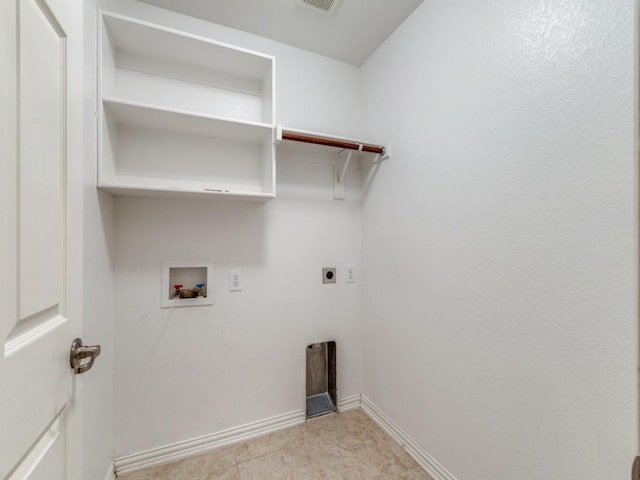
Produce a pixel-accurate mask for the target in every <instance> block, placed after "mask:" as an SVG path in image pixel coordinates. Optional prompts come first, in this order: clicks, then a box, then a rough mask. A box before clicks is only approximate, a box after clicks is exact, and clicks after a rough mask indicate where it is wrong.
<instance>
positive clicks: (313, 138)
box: [282, 129, 384, 155]
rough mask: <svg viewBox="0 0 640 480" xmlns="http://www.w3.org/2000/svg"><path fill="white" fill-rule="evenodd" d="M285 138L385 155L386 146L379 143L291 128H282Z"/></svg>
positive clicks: (283, 137)
mask: <svg viewBox="0 0 640 480" xmlns="http://www.w3.org/2000/svg"><path fill="white" fill-rule="evenodd" d="M282 139H283V140H293V141H294V142H305V143H315V144H316V145H327V146H329V147H338V148H345V149H347V150H358V151H361V152H369V153H377V154H379V155H384V147H381V146H379V145H369V144H366V143H357V142H353V141H349V140H340V139H336V138H329V137H319V136H317V135H310V134H306V133H298V132H292V131H290V130H284V129H283V130H282Z"/></svg>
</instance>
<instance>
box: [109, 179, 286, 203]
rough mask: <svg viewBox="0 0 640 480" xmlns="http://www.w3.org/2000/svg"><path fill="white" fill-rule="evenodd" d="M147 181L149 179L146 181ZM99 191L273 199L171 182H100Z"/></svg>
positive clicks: (114, 193)
mask: <svg viewBox="0 0 640 480" xmlns="http://www.w3.org/2000/svg"><path fill="white" fill-rule="evenodd" d="M146 180H147V181H148V180H150V179H146ZM98 187H99V188H100V189H101V190H104V191H106V192H109V193H111V194H112V195H118V196H124V197H183V198H188V197H219V198H224V197H228V198H230V199H231V198H235V199H244V200H250V201H256V202H266V201H268V200H271V199H272V198H275V196H276V194H275V192H274V193H265V192H257V191H249V190H231V189H229V188H228V187H219V186H215V185H211V186H197V185H184V184H181V185H177V184H176V182H173V184H171V185H165V184H162V183H161V182H158V184H156V185H153V184H142V183H135V181H134V182H131V181H126V180H125V181H114V182H102V183H100V184H99V185H98Z"/></svg>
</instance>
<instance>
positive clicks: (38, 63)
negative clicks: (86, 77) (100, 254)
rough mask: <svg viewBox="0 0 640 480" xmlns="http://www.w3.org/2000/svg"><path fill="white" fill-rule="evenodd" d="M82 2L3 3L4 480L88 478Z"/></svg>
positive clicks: (0, 373)
mask: <svg viewBox="0 0 640 480" xmlns="http://www.w3.org/2000/svg"><path fill="white" fill-rule="evenodd" d="M81 8H82V2H81V1H80V0H0V343H1V346H0V478H3V479H8V480H17V479H29V480H40V479H43V480H44V479H46V480H62V479H74V480H80V479H81V478H82V472H81V469H82V451H81V443H82V442H81V440H82V438H81V432H82V431H81V428H79V425H80V421H81V417H80V415H79V413H80V412H79V405H80V402H79V395H78V389H77V383H78V378H77V377H76V376H74V374H73V371H72V369H71V367H70V364H69V349H70V345H71V342H72V340H73V339H74V338H75V337H77V336H80V329H81V319H80V315H81V312H82V300H81V299H82V264H81V259H82V224H81V222H82V197H81V195H82V191H81V182H82V137H83V133H82V117H81V115H82V100H83V92H82V74H83V70H82V9H81Z"/></svg>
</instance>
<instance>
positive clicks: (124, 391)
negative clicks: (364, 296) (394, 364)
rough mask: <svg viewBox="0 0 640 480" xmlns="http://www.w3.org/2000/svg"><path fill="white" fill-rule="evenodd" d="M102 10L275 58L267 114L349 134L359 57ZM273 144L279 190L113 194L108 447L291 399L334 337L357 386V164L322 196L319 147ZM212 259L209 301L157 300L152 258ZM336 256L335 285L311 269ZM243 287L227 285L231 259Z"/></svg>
mask: <svg viewBox="0 0 640 480" xmlns="http://www.w3.org/2000/svg"><path fill="white" fill-rule="evenodd" d="M106 5H107V6H109V7H110V8H111V9H112V10H113V11H117V12H120V13H125V14H129V15H134V16H138V17H140V18H143V19H145V20H148V21H152V22H155V23H160V24H165V25H169V26H172V27H175V28H179V29H182V30H187V31H189V32H192V33H196V34H200V35H206V36H210V37H212V38H215V39H218V40H222V41H226V42H229V43H233V44H235V45H239V46H243V47H247V48H252V49H255V50H257V51H261V52H264V53H268V54H272V55H276V57H277V75H278V85H277V95H278V101H277V118H278V122H280V123H282V124H284V125H286V126H290V127H295V128H303V129H311V130H316V131H328V132H334V133H337V134H341V135H347V136H359V134H360V130H361V117H360V114H361V108H360V105H361V104H360V102H361V94H360V86H361V81H360V80H361V77H360V70H359V69H357V68H356V67H353V66H350V65H347V64H345V63H341V62H337V61H333V60H329V59H327V58H324V57H320V56H318V55H314V54H310V53H308V52H304V51H302V50H299V49H295V48H293V47H289V46H286V45H283V44H279V43H276V42H273V41H270V40H266V39H262V38H260V37H256V36H253V35H249V34H246V33H242V32H239V31H236V30H232V29H228V28H225V27H221V26H218V25H213V24H210V23H207V22H203V21H198V20H195V19H191V18H188V17H184V16H180V15H177V14H175V13H172V12H168V11H164V10H160V9H156V8H154V7H151V6H148V5H144V4H138V3H131V2H111V4H110V5H109V4H108V3H106ZM313 151H314V152H316V153H315V154H314V155H311V156H310V155H307V154H306V153H301V151H300V150H299V149H291V148H290V149H289V153H287V154H282V152H279V155H278V171H277V175H278V184H277V189H278V197H277V199H275V200H272V201H270V202H268V203H266V204H256V203H251V202H243V201H215V200H213V201H211V200H160V199H133V198H118V199H116V200H115V206H114V222H115V248H114V250H115V252H116V255H115V257H116V260H115V283H116V287H115V288H116V300H115V305H116V316H115V318H116V320H115V344H116V352H115V409H116V455H117V456H120V455H124V454H129V453H135V452H140V451H142V450H146V449H149V448H152V447H157V446H162V445H167V444H171V443H174V442H176V441H179V440H185V439H190V438H193V437H197V436H200V435H203V434H209V433H214V432H218V431H221V430H225V429H228V428H231V427H234V426H239V425H242V424H246V423H249V422H254V421H257V420H264V419H266V418H269V417H272V416H275V415H278V414H283V413H288V412H291V411H295V410H301V409H303V408H304V395H305V393H304V388H305V378H304V375H305V347H306V345H307V344H309V343H312V342H316V341H322V340H329V339H335V340H337V342H338V377H339V378H338V390H339V392H338V394H339V397H340V398H344V397H346V396H350V395H353V394H358V393H360V391H361V325H360V319H361V303H360V300H361V290H360V283H355V284H346V283H345V282H344V279H343V278H341V275H342V274H343V273H344V265H346V264H348V263H354V264H355V265H356V266H357V267H359V266H360V257H361V235H360V232H361V214H360V190H361V189H360V172H359V170H357V169H353V170H352V171H350V172H348V182H347V191H346V196H347V199H346V200H345V201H335V200H333V177H332V175H333V166H332V164H331V161H332V158H333V157H332V158H329V157H327V155H326V154H319V153H317V150H315V149H314V150H313ZM180 259H186V260H189V259H194V260H199V259H207V260H212V261H213V262H214V264H215V277H214V285H213V289H214V300H215V305H214V306H212V307H197V308H176V309H174V310H167V309H161V308H160V289H161V286H160V280H161V268H160V267H161V262H162V260H180ZM323 266H337V267H338V269H339V270H338V272H339V273H338V275H339V278H338V283H337V284H336V285H322V284H321V268H322V267H323ZM232 268H233V269H241V270H242V272H243V282H244V289H243V291H242V292H235V293H230V292H229V291H228V273H229V270H230V269H232Z"/></svg>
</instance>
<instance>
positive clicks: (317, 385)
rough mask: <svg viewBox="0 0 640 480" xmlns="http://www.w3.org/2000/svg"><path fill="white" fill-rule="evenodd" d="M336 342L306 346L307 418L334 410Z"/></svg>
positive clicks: (336, 396) (336, 402) (336, 403)
mask: <svg viewBox="0 0 640 480" xmlns="http://www.w3.org/2000/svg"><path fill="white" fill-rule="evenodd" d="M337 405H338V394H337V388H336V342H334V341H331V342H324V343H313V344H311V345H309V346H307V418H312V417H317V416H320V415H324V414H326V413H331V412H335V411H336V407H337Z"/></svg>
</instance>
